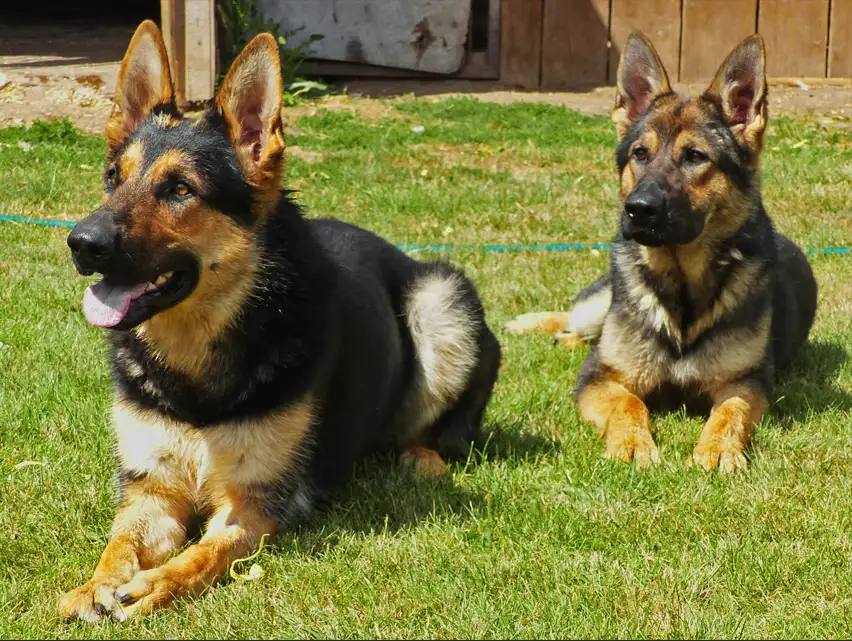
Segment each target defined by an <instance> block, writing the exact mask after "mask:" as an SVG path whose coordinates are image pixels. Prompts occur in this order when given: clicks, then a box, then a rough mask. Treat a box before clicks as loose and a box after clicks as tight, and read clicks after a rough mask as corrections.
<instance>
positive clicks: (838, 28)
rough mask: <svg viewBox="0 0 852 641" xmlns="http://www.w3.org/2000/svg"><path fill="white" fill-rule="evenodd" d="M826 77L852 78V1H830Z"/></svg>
mask: <svg viewBox="0 0 852 641" xmlns="http://www.w3.org/2000/svg"><path fill="white" fill-rule="evenodd" d="M828 77H829V78H852V0H832V3H831V32H830V33H829V35H828Z"/></svg>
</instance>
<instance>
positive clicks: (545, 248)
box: [0, 214, 852, 255]
mask: <svg viewBox="0 0 852 641" xmlns="http://www.w3.org/2000/svg"><path fill="white" fill-rule="evenodd" d="M0 222H4V223H22V224H25V225H42V226H43V227H66V228H71V227H73V226H74V225H76V224H77V223H75V222H73V221H70V220H53V219H50V218H32V217H30V216H7V215H5V214H0ZM397 247H399V248H400V249H401V250H403V251H435V252H452V251H478V250H480V251H486V252H488V253H492V254H508V253H515V252H525V251H542V252H571V251H586V250H590V251H592V250H598V251H607V250H608V249H609V248H610V245H609V243H530V244H511V245H444V244H423V245H420V244H409V243H402V244H399V245H397ZM807 253H808V254H824V255H838V254H849V253H852V248H849V247H821V248H818V249H808V250H807Z"/></svg>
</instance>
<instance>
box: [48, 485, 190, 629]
mask: <svg viewBox="0 0 852 641" xmlns="http://www.w3.org/2000/svg"><path fill="white" fill-rule="evenodd" d="M191 509H192V506H191V505H190V504H189V503H188V502H187V501H186V500H185V499H184V498H183V497H182V496H181V495H180V494H179V493H176V492H172V491H169V489H168V488H166V487H163V486H162V485H160V484H159V483H155V482H152V481H151V480H149V479H147V478H144V477H143V478H142V479H137V480H133V481H129V482H128V483H126V484H125V486H124V487H123V488H122V505H121V508H120V509H119V511H118V514H117V515H116V517H115V522H114V524H113V527H112V534H111V536H110V540H109V543H108V544H107V546H106V548H105V549H104V551H103V553H102V554H101V559H100V561H99V562H98V566H97V568H96V569H95V573H94V574H93V575H92V578H91V579H90V580H89V581H88V582H87V583H85V584H84V585H82V586H80V587H79V588H77V589H75V590H72V591H71V592H68V593H66V594H64V595H63V596H62V597H60V599H59V613H60V615H61V616H62V617H63V618H64V619H66V620H72V619H80V620H82V621H87V622H89V623H94V622H96V621H97V620H98V619H100V617H101V616H103V615H105V614H107V613H109V612H113V611H115V610H116V608H117V605H118V604H117V603H116V600H115V590H116V588H117V587H119V586H120V585H122V584H123V583H126V582H127V581H129V580H130V579H131V578H133V576H134V575H135V574H136V573H137V572H138V571H139V570H144V569H147V568H152V567H155V566H157V565H159V564H160V563H162V562H163V561H164V560H165V559H166V558H167V557H168V556H169V555H170V554H171V553H172V552H174V551H175V550H177V549H178V548H179V547H180V546H181V545H183V544H184V542H185V541H186V523H187V520H188V519H189V515H190V511H191Z"/></svg>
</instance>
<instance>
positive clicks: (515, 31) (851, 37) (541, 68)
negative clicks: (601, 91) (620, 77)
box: [492, 0, 852, 89]
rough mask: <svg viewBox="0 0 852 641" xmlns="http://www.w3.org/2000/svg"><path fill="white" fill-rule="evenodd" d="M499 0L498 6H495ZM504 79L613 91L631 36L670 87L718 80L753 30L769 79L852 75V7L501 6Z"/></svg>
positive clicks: (610, 1)
mask: <svg viewBox="0 0 852 641" xmlns="http://www.w3.org/2000/svg"><path fill="white" fill-rule="evenodd" d="M492 1H494V0H492ZM500 2H501V20H500V22H501V38H500V81H501V82H502V83H504V84H507V85H513V86H519V87H523V88H527V89H538V88H541V89H571V88H576V87H579V86H583V85H586V86H588V85H605V84H613V82H614V78H615V71H616V68H617V66H618V56H619V54H620V51H621V47H622V46H623V44H624V41H625V39H626V37H627V34H628V33H629V32H630V30H631V29H639V30H641V31H643V32H644V33H645V34H647V35H648V36H649V37H650V38H651V40H652V41H653V43H654V45H655V46H656V48H657V51H658V52H659V53H660V56H661V57H662V59H663V62H664V64H665V65H666V69H667V70H668V72H669V75H670V76H671V78H672V80H679V81H681V82H692V81H699V80H705V79H708V78H710V77H712V75H713V73H714V72H715V70H716V68H717V67H718V66H719V64H720V63H721V62H722V60H724V58H725V56H726V55H727V54H728V52H729V51H730V50H731V49H732V48H733V47H734V46H735V45H736V44H737V43H738V42H740V41H741V40H742V39H743V38H745V37H746V36H748V35H749V34H752V33H754V32H755V31H757V32H759V33H761V34H762V35H763V37H764V39H765V40H766V49H767V57H768V63H767V68H768V73H769V75H770V77H776V78H777V77H797V78H850V77H852V0H500Z"/></svg>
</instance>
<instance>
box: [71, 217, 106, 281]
mask: <svg viewBox="0 0 852 641" xmlns="http://www.w3.org/2000/svg"><path fill="white" fill-rule="evenodd" d="M117 245H118V230H117V229H116V228H115V225H114V224H113V222H112V215H111V213H109V212H104V211H99V212H95V213H94V214H92V215H91V216H89V217H88V218H86V219H85V220H83V221H81V222H79V223H77V225H76V226H75V227H74V229H73V230H71V233H70V234H69V235H68V247H70V248H71V256H72V258H73V259H74V265H75V266H76V267H77V271H78V272H80V273H81V274H83V275H86V276H87V275H89V274H92V273H94V272H103V271H104V269H105V268H106V266H107V265H108V264H109V262H110V260H111V259H112V257H113V255H114V254H115V250H116V247H117Z"/></svg>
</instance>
